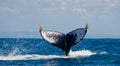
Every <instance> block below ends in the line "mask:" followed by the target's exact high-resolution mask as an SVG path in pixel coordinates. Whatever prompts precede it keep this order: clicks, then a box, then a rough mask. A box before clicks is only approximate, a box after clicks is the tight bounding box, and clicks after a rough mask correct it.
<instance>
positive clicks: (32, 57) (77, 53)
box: [0, 50, 107, 60]
mask: <svg viewBox="0 0 120 66" xmlns="http://www.w3.org/2000/svg"><path fill="white" fill-rule="evenodd" d="M106 53H107V52H100V53H99V54H106ZM95 54H97V52H92V51H90V50H79V51H70V54H69V56H64V55H39V54H31V55H29V54H27V55H15V56H12V55H8V56H0V60H38V59H54V58H77V57H88V56H91V55H95Z"/></svg>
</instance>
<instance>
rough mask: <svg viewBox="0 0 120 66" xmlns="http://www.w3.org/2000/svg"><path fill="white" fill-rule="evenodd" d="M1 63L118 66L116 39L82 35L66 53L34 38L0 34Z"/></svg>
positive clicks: (119, 54) (17, 65)
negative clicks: (79, 40)
mask: <svg viewBox="0 0 120 66" xmlns="http://www.w3.org/2000/svg"><path fill="white" fill-rule="evenodd" d="M0 65H1V66H8V65H12V66H120V39H83V41H81V42H80V43H78V44H77V45H75V46H74V47H72V48H71V51H70V53H69V56H65V53H64V52H63V51H62V50H61V49H59V48H57V47H55V46H52V45H50V44H49V43H47V42H46V41H44V40H43V39H39V38H38V39H37V38H31V39H27V38H0Z"/></svg>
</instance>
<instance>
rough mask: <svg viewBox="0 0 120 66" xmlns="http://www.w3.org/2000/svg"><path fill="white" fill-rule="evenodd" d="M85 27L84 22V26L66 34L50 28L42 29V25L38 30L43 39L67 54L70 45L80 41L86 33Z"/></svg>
mask: <svg viewBox="0 0 120 66" xmlns="http://www.w3.org/2000/svg"><path fill="white" fill-rule="evenodd" d="M87 29H88V24H86V27H85V28H78V29H75V30H73V31H71V32H69V33H67V34H63V33H60V32H56V31H51V30H43V29H42V27H40V30H39V32H40V35H41V36H42V38H43V39H44V40H46V41H47V42H48V43H50V44H52V45H54V46H56V47H58V48H60V49H62V50H63V51H64V52H65V54H66V56H67V55H68V54H69V52H70V49H71V47H73V46H74V45H76V44H77V43H79V42H80V41H82V39H83V38H84V36H85V35H86V33H87Z"/></svg>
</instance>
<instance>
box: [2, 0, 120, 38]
mask: <svg viewBox="0 0 120 66" xmlns="http://www.w3.org/2000/svg"><path fill="white" fill-rule="evenodd" d="M86 23H88V24H89V30H88V33H87V36H88V37H89V36H91V35H92V36H93V37H97V36H98V35H102V36H104V37H118V38H120V0H0V32H38V31H39V27H40V26H42V27H43V28H44V29H51V30H55V31H59V32H63V33H67V32H69V31H71V30H73V29H76V28H79V27H84V26H85V24H86Z"/></svg>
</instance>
